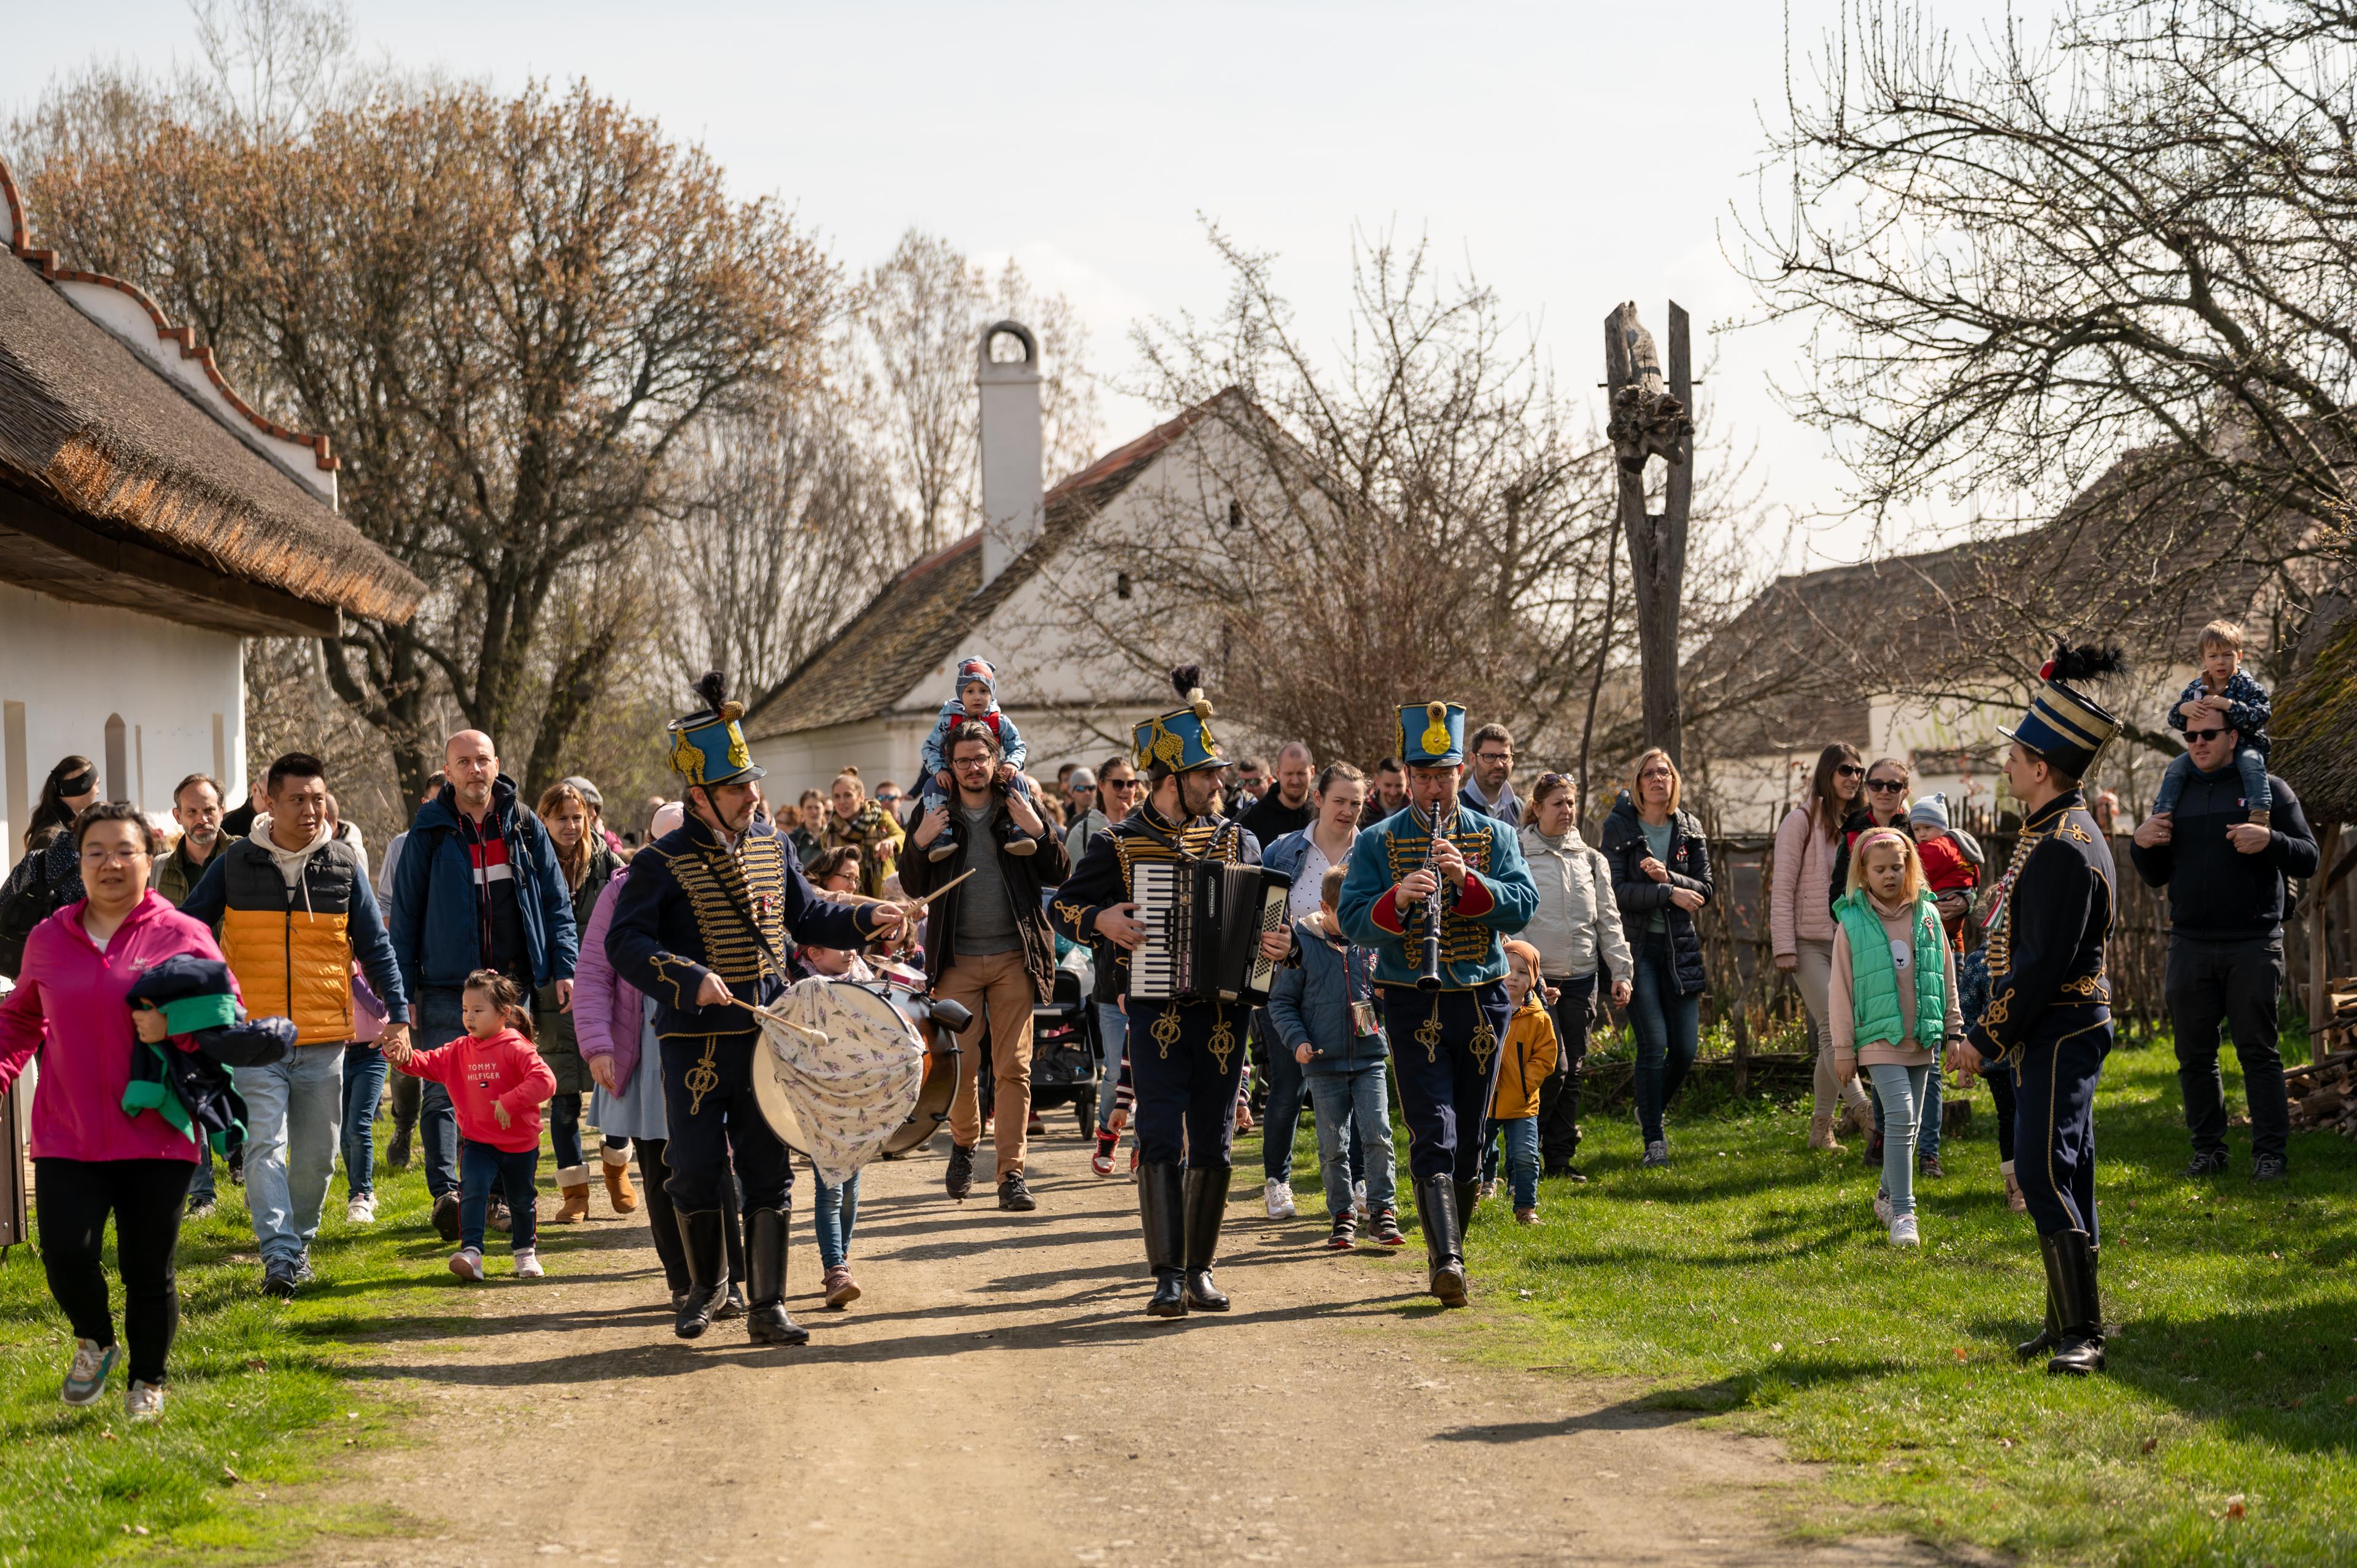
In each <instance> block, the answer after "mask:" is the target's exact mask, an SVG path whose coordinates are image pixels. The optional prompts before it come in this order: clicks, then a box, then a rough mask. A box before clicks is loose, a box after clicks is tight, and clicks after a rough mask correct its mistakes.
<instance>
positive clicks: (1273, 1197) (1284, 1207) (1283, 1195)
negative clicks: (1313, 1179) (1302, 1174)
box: [1261, 1181, 1293, 1219]
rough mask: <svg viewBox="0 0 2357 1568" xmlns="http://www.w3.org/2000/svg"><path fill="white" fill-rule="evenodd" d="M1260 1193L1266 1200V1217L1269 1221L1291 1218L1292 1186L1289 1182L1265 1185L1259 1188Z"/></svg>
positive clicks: (1274, 1182)
mask: <svg viewBox="0 0 2357 1568" xmlns="http://www.w3.org/2000/svg"><path fill="white" fill-rule="evenodd" d="M1261 1193H1262V1196H1263V1197H1265V1198H1266V1199H1267V1200H1268V1217H1269V1218H1270V1219H1292V1218H1293V1184H1292V1183H1291V1182H1288V1181H1272V1182H1268V1183H1265V1185H1264V1186H1263V1187H1262V1188H1261Z"/></svg>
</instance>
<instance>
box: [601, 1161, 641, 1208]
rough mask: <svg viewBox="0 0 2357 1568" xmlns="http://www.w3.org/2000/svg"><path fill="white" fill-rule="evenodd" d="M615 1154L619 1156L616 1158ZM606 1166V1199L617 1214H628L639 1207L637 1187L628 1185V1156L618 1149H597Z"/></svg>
mask: <svg viewBox="0 0 2357 1568" xmlns="http://www.w3.org/2000/svg"><path fill="white" fill-rule="evenodd" d="M615 1155H621V1158H619V1159H616V1158H615V1157H614V1156H615ZM599 1158H600V1159H601V1160H602V1161H603V1163H604V1165H605V1166H606V1199H607V1201H608V1202H609V1203H611V1204H612V1205H613V1206H614V1212H615V1213H617V1214H628V1213H630V1212H631V1211H632V1210H634V1209H636V1208H638V1207H639V1191H638V1188H636V1187H632V1186H631V1185H630V1155H627V1154H622V1151H620V1150H619V1149H605V1150H601V1151H599Z"/></svg>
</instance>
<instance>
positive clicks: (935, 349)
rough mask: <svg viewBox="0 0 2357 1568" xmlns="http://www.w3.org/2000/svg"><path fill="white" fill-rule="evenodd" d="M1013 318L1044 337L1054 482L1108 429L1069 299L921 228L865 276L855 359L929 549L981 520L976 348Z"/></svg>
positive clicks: (918, 549)
mask: <svg viewBox="0 0 2357 1568" xmlns="http://www.w3.org/2000/svg"><path fill="white" fill-rule="evenodd" d="M1005 317H1014V318H1016V319H1017V320H1020V321H1021V322H1022V323H1023V324H1024V325H1025V326H1027V327H1029V328H1031V329H1032V331H1033V332H1034V334H1035V335H1037V337H1038V338H1039V354H1040V360H1041V364H1040V388H1039V402H1040V419H1041V424H1042V431H1041V434H1042V435H1043V437H1044V442H1045V457H1046V466H1047V470H1048V477H1049V482H1051V483H1052V482H1053V481H1054V480H1055V478H1058V477H1059V476H1060V475H1061V474H1063V473H1068V472H1071V471H1072V470H1074V469H1077V468H1079V467H1082V466H1083V465H1085V464H1086V463H1087V462H1088V460H1089V458H1090V457H1091V456H1093V455H1094V454H1093V452H1092V444H1093V443H1094V441H1095V439H1096V433H1097V397H1096V391H1095V386H1094V383H1093V382H1092V381H1091V379H1090V378H1089V375H1088V371H1087V365H1086V357H1087V352H1088V331H1087V328H1085V327H1084V326H1082V323H1081V320H1080V318H1079V317H1078V316H1077V315H1076V314H1075V313H1074V312H1073V310H1072V307H1071V303H1070V302H1069V301H1067V300H1066V299H1065V298H1064V297H1063V296H1062V295H1043V294H1041V293H1039V292H1038V291H1037V290H1035V289H1034V288H1033V287H1032V286H1031V285H1030V282H1029V280H1028V278H1026V277H1025V275H1024V274H1023V271H1022V269H1021V268H1020V267H1018V266H1017V265H1016V263H1014V262H1013V261H1012V260H1010V261H1008V262H1007V263H1006V266H1005V267H1003V268H1002V269H1000V271H999V273H998V274H997V276H996V278H993V277H992V276H991V275H990V274H988V273H986V272H985V270H984V269H983V268H982V267H981V266H979V265H977V264H976V263H974V262H972V261H970V260H969V259H968V258H967V257H966V255H965V254H964V252H962V251H960V250H959V249H958V248H957V247H956V246H955V245H953V244H952V243H951V242H949V241H947V240H945V239H942V237H941V236H939V235H936V234H929V233H926V232H925V231H923V230H920V229H911V230H909V231H908V232H907V233H905V234H903V235H901V236H900V242H899V244H898V245H897V246H895V247H894V248H893V251H892V253H891V255H889V256H888V257H887V258H885V260H884V261H882V262H881V263H877V265H876V266H875V267H873V268H871V269H869V270H868V271H867V272H866V274H863V275H862V276H861V278H860V280H859V285H858V291H857V295H856V306H855V307H854V310H853V316H852V319H853V324H854V331H853V333H852V342H851V345H850V354H849V356H848V360H849V364H850V367H851V371H852V373H853V374H854V375H855V376H856V378H857V380H858V381H859V383H860V384H859V385H858V386H857V387H856V398H857V401H858V403H860V405H861V406H863V407H865V408H866V410H867V411H868V413H869V417H870V418H871V419H872V420H873V421H874V424H875V427H876V429H875V439H876V441H877V445H878V446H880V447H881V448H882V449H883V450H884V451H885V452H886V453H887V454H888V456H889V458H890V462H891V467H892V476H893V484H894V488H895V489H896V490H897V491H898V493H899V498H900V504H901V507H902V509H903V510H905V511H906V512H907V513H908V515H909V521H910V523H911V525H912V528H913V537H912V539H911V541H910V542H911V544H912V545H913V547H914V552H915V553H917V554H920V555H929V554H931V553H933V552H934V551H936V550H939V549H940V548H942V546H943V545H945V544H947V543H949V542H951V541H952V540H954V539H956V538H958V537H960V536H962V535H963V534H964V533H965V532H967V531H968V530H969V529H971V528H972V527H973V526H974V520H975V518H976V516H977V511H976V508H977V506H978V504H979V491H978V489H977V487H978V485H979V483H980V473H979V465H978V460H977V453H978V447H977V445H976V443H977V441H978V439H979V430H978V427H977V404H976V402H975V397H974V344H975V342H976V341H977V340H978V339H979V338H980V337H981V334H982V329H983V328H984V327H985V326H986V325H988V324H989V323H990V322H992V321H994V320H999V319H1002V318H1005Z"/></svg>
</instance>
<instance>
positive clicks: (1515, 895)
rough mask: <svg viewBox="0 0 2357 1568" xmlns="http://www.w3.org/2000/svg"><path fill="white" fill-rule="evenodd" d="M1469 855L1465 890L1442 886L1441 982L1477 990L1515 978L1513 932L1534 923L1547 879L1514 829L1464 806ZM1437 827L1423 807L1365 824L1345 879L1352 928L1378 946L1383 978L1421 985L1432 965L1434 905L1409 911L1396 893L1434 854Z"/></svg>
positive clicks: (1454, 831)
mask: <svg viewBox="0 0 2357 1568" xmlns="http://www.w3.org/2000/svg"><path fill="white" fill-rule="evenodd" d="M1447 836H1448V842H1449V843H1453V844H1455V845H1456V846H1457V849H1458V854H1462V855H1464V857H1465V865H1466V866H1467V868H1468V875H1467V876H1466V878H1465V886H1464V889H1463V890H1462V891H1461V892H1460V891H1459V890H1458V889H1457V888H1454V887H1451V886H1448V883H1447V882H1446V881H1445V880H1444V881H1443V882H1442V884H1441V903H1442V913H1441V918H1440V988H1441V989H1442V990H1444V991H1470V990H1472V989H1473V988H1475V987H1476V986H1481V985H1487V984H1489V983H1491V982H1492V981H1498V980H1503V979H1504V978H1505V977H1506V950H1505V948H1504V947H1503V946H1502V945H1501V943H1502V940H1503V939H1505V938H1507V937H1511V936H1512V935H1513V934H1514V933H1515V932H1516V931H1519V930H1521V929H1523V927H1524V926H1527V925H1529V924H1530V921H1531V916H1532V915H1534V913H1536V912H1537V910H1538V907H1539V889H1538V884H1537V883H1535V882H1534V881H1533V880H1532V879H1531V868H1530V865H1529V864H1528V863H1527V862H1525V861H1524V860H1523V847H1522V845H1521V843H1518V842H1517V841H1516V838H1515V834H1514V830H1513V829H1512V828H1511V827H1508V826H1507V825H1506V824H1505V823H1503V822H1500V821H1498V819H1497V818H1495V817H1491V816H1484V815H1482V814H1481V813H1480V812H1478V811H1458V812H1457V817H1456V822H1454V824H1453V825H1452V826H1451V827H1450V829H1449V831H1448V835H1447ZM1431 841H1432V831H1431V829H1430V828H1428V827H1427V826H1426V824H1425V822H1424V821H1423V819H1421V818H1420V817H1419V816H1418V815H1417V814H1416V810H1415V807H1414V806H1408V807H1405V808H1403V809H1402V810H1401V811H1397V812H1395V813H1394V814H1393V815H1391V816H1388V817H1385V818H1384V819H1383V821H1382V822H1377V823H1376V824H1375V825H1374V826H1373V827H1371V828H1365V829H1361V831H1360V833H1359V840H1358V842H1357V843H1354V844H1352V845H1351V868H1350V870H1349V871H1348V872H1347V873H1345V874H1344V875H1343V878H1342V902H1341V904H1340V915H1341V917H1342V934H1343V935H1344V936H1345V937H1348V938H1349V939H1350V940H1351V941H1354V942H1356V943H1358V944H1359V945H1360V946H1361V947H1368V948H1372V949H1374V950H1375V983H1376V984H1378V985H1414V984H1415V980H1416V974H1417V972H1419V970H1420V969H1421V968H1422V960H1423V952H1424V919H1425V909H1424V905H1423V903H1422V902H1421V901H1418V902H1415V903H1414V904H1412V905H1410V906H1409V908H1405V909H1402V908H1400V907H1399V903H1398V900H1396V899H1395V898H1394V897H1392V890H1393V889H1394V888H1395V887H1397V886H1399V885H1400V883H1401V882H1402V881H1404V880H1405V879H1406V877H1407V875H1408V874H1409V873H1410V872H1412V871H1415V870H1416V869H1417V868H1418V867H1420V866H1422V865H1424V863H1425V860H1426V857H1427V856H1428V855H1429V854H1430V853H1431V850H1430V845H1431Z"/></svg>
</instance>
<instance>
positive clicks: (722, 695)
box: [695, 670, 728, 713]
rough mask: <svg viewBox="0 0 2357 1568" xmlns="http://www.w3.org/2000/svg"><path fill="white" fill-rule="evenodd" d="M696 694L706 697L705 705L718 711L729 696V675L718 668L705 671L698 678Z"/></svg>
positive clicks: (715, 711)
mask: <svg viewBox="0 0 2357 1568" xmlns="http://www.w3.org/2000/svg"><path fill="white" fill-rule="evenodd" d="M695 694H696V695H697V696H699V697H701V698H703V699H704V705H705V707H707V708H709V709H711V710H712V711H713V712H714V713H718V712H719V711H720V704H721V703H724V702H726V700H727V697H728V677H727V676H726V675H723V674H722V673H721V672H720V671H717V670H707V671H705V672H704V673H703V674H702V675H701V676H699V677H697V679H696V682H695Z"/></svg>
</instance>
